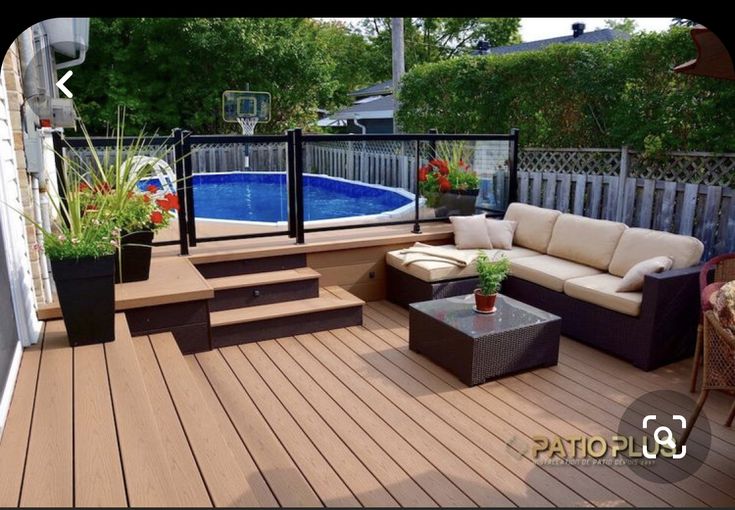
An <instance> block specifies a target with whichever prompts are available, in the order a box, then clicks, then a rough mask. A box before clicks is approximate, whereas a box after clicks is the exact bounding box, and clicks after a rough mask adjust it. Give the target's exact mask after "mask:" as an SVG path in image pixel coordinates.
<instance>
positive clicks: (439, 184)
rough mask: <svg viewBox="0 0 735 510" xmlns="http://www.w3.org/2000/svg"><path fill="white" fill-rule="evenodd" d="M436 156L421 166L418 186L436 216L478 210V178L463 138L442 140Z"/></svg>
mask: <svg viewBox="0 0 735 510" xmlns="http://www.w3.org/2000/svg"><path fill="white" fill-rule="evenodd" d="M437 155H438V156H437V157H436V158H434V159H432V160H430V161H429V162H428V163H427V164H426V165H424V166H422V167H421V168H420V169H419V174H418V179H419V189H420V191H421V194H422V195H423V196H424V197H425V198H426V205H427V206H428V207H431V208H433V209H435V214H436V215H437V216H450V215H470V214H474V212H475V201H476V199H477V194H478V189H479V179H478V177H477V174H476V173H475V171H474V170H472V167H471V165H470V164H469V163H468V161H470V158H471V157H472V154H471V151H469V150H468V149H467V148H466V146H465V145H464V144H463V142H439V143H438V145H437Z"/></svg>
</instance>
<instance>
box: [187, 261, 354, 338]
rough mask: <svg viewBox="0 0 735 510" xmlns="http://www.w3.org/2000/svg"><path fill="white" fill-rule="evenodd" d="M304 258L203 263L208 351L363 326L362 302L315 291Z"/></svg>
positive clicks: (336, 290) (335, 290)
mask: <svg viewBox="0 0 735 510" xmlns="http://www.w3.org/2000/svg"><path fill="white" fill-rule="evenodd" d="M305 262H306V261H305V259H304V257H295V256H292V255H289V256H284V257H269V258H267V259H250V260H245V261H241V260H236V261H228V262H218V263H214V264H204V265H201V266H197V269H198V270H199V271H200V272H201V273H202V275H203V276H204V277H205V278H206V279H207V283H209V285H210V286H211V287H212V288H213V289H214V299H211V300H210V301H209V310H210V316H209V318H210V332H211V346H212V348H217V347H224V346H228V345H236V344H243V343H248V342H255V341H258V340H267V339H271V338H280V337H284V336H293V335H300V334H305V333H313V332H315V331H322V330H327V329H335V328H343V327H348V326H356V325H360V324H362V305H363V304H364V302H363V301H362V300H361V299H359V298H357V297H355V296H353V295H352V294H350V293H349V292H347V291H345V290H344V289H342V288H341V287H323V288H322V287H320V286H319V277H320V276H321V275H320V274H319V273H318V272H316V271H314V270H313V269H311V268H309V267H305Z"/></svg>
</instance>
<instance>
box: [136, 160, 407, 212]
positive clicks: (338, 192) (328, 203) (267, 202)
mask: <svg viewBox="0 0 735 510" xmlns="http://www.w3.org/2000/svg"><path fill="white" fill-rule="evenodd" d="M157 181H158V180H157V179H151V180H146V181H141V183H140V187H141V189H143V188H145V186H146V185H147V184H148V183H149V182H157ZM193 183H194V213H195V216H196V217H197V218H199V219H202V218H211V219H220V220H240V221H258V222H277V221H287V219H288V208H287V204H288V187H287V185H286V174H285V173H276V172H232V173H212V174H195V175H194V176H193ZM412 202H413V195H412V194H411V193H409V192H407V191H404V190H401V189H397V188H387V187H385V186H380V185H375V184H363V183H359V182H355V181H348V180H345V179H339V178H335V177H328V176H323V175H304V220H306V221H313V220H326V219H332V218H346V217H352V216H367V215H374V214H381V213H391V212H395V210H397V209H401V208H403V207H406V206H408V205H409V204H411V203H412Z"/></svg>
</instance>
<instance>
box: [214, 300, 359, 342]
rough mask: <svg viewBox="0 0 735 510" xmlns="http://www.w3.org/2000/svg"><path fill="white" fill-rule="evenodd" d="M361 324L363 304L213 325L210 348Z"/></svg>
mask: <svg viewBox="0 0 735 510" xmlns="http://www.w3.org/2000/svg"><path fill="white" fill-rule="evenodd" d="M361 324H362V305H356V306H351V307H347V308H339V309H334V310H324V311H319V312H312V313H305V314H299V315H293V316H291V317H288V318H284V317H278V318H275V319H266V320H260V321H252V322H247V323H242V324H231V325H228V326H219V327H213V328H212V348H217V347H225V346H229V345H238V344H245V343H250V342H257V341H260V340H269V339H272V338H281V337H286V336H293V335H303V334H306V333H313V332H315V331H324V330H327V329H336V328H346V327H349V326H359V325H361Z"/></svg>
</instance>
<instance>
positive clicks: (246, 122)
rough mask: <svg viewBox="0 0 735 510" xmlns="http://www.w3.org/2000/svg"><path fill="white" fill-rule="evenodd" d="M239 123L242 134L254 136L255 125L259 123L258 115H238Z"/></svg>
mask: <svg viewBox="0 0 735 510" xmlns="http://www.w3.org/2000/svg"><path fill="white" fill-rule="evenodd" d="M237 123H238V124H240V127H241V128H242V134H243V135H247V136H252V135H253V134H255V126H257V125H258V117H257V116H255V115H253V116H252V117H238V118H237Z"/></svg>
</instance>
